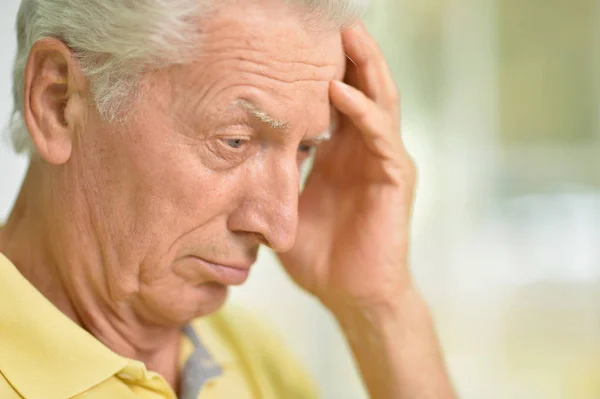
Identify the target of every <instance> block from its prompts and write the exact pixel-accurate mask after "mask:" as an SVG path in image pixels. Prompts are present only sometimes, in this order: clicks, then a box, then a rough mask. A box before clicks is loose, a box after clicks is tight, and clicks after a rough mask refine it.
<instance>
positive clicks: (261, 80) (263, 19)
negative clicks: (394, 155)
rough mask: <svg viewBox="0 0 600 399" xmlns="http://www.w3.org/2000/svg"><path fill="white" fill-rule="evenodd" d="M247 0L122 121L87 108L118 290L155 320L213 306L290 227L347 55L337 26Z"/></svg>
mask: <svg viewBox="0 0 600 399" xmlns="http://www.w3.org/2000/svg"><path fill="white" fill-rule="evenodd" d="M248 3H250V2H240V5H238V6H226V7H223V8H222V9H221V10H220V11H218V12H216V14H215V15H214V16H211V17H210V18H208V20H207V21H204V22H203V24H202V33H203V36H204V40H203V41H202V43H201V56H200V57H199V58H198V59H197V60H196V62H194V63H193V64H189V65H184V66H174V67H170V68H167V69H164V70H160V71H158V72H152V73H148V74H147V75H146V76H145V77H144V79H143V80H142V82H141V83H142V88H141V92H140V98H139V100H138V101H137V105H136V107H135V109H134V111H133V114H132V115H131V117H130V118H129V119H128V122H127V123H126V124H125V125H123V126H115V125H109V124H107V123H104V122H101V121H100V120H99V119H98V118H97V117H95V116H91V117H89V118H88V120H87V122H86V125H85V127H84V129H82V133H81V136H80V138H79V143H78V146H77V147H76V148H75V151H74V154H73V156H72V162H71V163H72V165H74V168H75V170H76V174H78V175H79V176H80V177H81V179H78V181H82V182H85V183H83V184H82V185H81V186H80V187H78V190H79V192H80V193H81V194H79V195H81V198H80V200H81V203H85V207H87V211H88V212H89V216H90V220H91V223H92V225H93V226H94V229H95V233H96V234H97V235H98V237H97V238H98V242H99V244H100V247H101V250H102V254H101V255H102V258H103V263H104V267H105V270H104V273H105V276H106V280H107V282H108V292H109V293H110V296H111V300H114V301H117V302H118V301H122V300H126V301H127V302H130V303H131V304H132V306H133V308H134V311H135V312H136V313H137V314H138V315H141V317H143V318H145V319H146V320H147V321H149V322H153V323H158V324H163V323H164V324H171V323H185V322H186V321H188V320H190V319H192V318H194V317H197V316H199V315H202V314H206V313H208V312H211V311H213V310H215V309H216V308H217V307H218V306H220V305H221V304H222V302H223V300H224V299H225V296H226V291H227V289H226V286H227V285H233V284H240V283H242V282H243V281H244V280H245V278H246V275H247V269H248V268H249V267H250V265H251V264H252V263H253V262H254V261H255V259H256V254H257V250H258V246H259V244H261V243H262V244H266V245H268V246H270V247H272V248H273V249H274V250H276V251H285V250H287V249H289V248H290V247H291V246H292V244H293V243H294V240H295V235H296V227H297V223H298V220H297V201H298V190H299V166H300V164H301V162H302V161H303V160H304V159H305V158H306V157H307V155H308V154H307V152H306V151H305V150H306V149H307V146H310V145H312V143H313V141H314V140H315V139H317V138H318V137H319V136H322V134H323V133H324V132H326V131H327V129H328V128H329V125H330V122H331V120H330V116H331V110H330V105H329V96H328V86H329V82H330V81H331V80H333V79H341V78H342V76H343V72H344V64H345V58H344V55H343V51H342V44H341V38H340V34H339V32H318V31H317V30H316V29H313V30H310V29H306V28H305V27H304V25H303V24H302V18H303V17H302V16H300V17H298V16H296V15H295V12H294V11H291V10H290V9H288V8H287V7H286V6H283V5H281V4H279V3H283V2H281V1H279V0H272V1H270V0H268V1H261V2H260V6H259V5H257V4H258V3H255V2H252V3H251V4H248ZM94 115H95V114H94ZM214 264H216V265H223V266H215V265H214Z"/></svg>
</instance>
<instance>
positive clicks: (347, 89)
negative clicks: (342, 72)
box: [333, 80, 352, 95]
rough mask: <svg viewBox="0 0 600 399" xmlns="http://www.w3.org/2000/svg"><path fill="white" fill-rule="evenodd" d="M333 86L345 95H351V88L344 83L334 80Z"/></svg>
mask: <svg viewBox="0 0 600 399" xmlns="http://www.w3.org/2000/svg"><path fill="white" fill-rule="evenodd" d="M333 84H334V85H336V86H337V87H338V88H339V89H341V90H342V91H343V92H344V93H345V94H347V95H351V94H352V87H350V86H349V85H347V84H346V83H344V82H342V81H341V80H334V81H333Z"/></svg>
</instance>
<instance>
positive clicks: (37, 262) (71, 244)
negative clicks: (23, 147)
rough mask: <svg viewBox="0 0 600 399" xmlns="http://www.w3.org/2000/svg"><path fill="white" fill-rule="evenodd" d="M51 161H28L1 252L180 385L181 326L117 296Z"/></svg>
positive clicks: (108, 337)
mask: <svg viewBox="0 0 600 399" xmlns="http://www.w3.org/2000/svg"><path fill="white" fill-rule="evenodd" d="M50 168H51V167H49V166H47V165H42V162H41V161H35V160H33V161H32V163H31V165H30V168H29V170H28V172H27V175H26V177H25V181H24V183H23V186H22V188H21V192H20V193H19V196H18V198H17V201H16V203H15V206H14V208H13V210H12V212H11V214H10V216H9V219H8V221H7V223H6V225H5V226H4V228H2V229H0V252H2V253H3V254H4V255H5V256H6V257H7V258H9V259H10V260H11V262H12V263H13V264H14V265H15V266H16V267H17V269H18V270H19V271H20V272H21V274H23V276H24V277H25V278H26V279H27V280H28V281H29V282H30V283H31V284H32V285H33V286H34V287H35V288H36V289H37V290H38V291H40V293H42V294H43V295H44V296H45V297H46V298H47V299H48V300H49V301H50V302H52V303H53V304H54V306H56V307H57V308H58V310H60V311H61V312H62V313H64V314H65V315H66V316H68V317H69V318H71V319H72V320H73V321H74V322H75V323H77V324H78V325H79V326H80V327H82V328H84V329H85V330H87V331H88V332H90V333H91V334H92V335H94V336H95V337H96V338H97V339H98V340H100V341H101V342H102V343H103V344H104V345H106V346H107V347H108V348H110V349H111V350H113V351H114V352H116V353H118V354H119V355H121V356H125V357H128V358H131V359H135V360H139V361H142V362H143V363H145V364H146V367H147V368H148V369H150V370H153V371H155V372H158V373H159V374H161V375H162V376H163V377H164V378H165V379H166V380H167V381H168V382H169V383H170V384H171V386H173V387H174V388H177V387H178V374H179V373H178V362H179V342H180V336H181V332H180V329H179V328H178V327H177V326H169V327H165V326H156V325H151V324H149V323H146V322H144V320H143V319H142V318H140V317H138V316H137V315H136V314H135V313H134V312H133V307H132V306H130V305H129V301H128V300H127V299H128V298H124V299H123V298H119V300H118V301H116V303H115V301H114V300H113V299H114V294H113V295H111V293H110V292H109V289H108V284H107V281H106V274H105V273H103V264H102V259H103V257H102V254H101V252H100V249H99V248H98V245H97V243H95V242H94V239H93V238H92V237H94V235H93V234H91V231H92V229H89V228H87V229H86V228H84V229H82V227H83V226H85V225H86V224H87V223H86V221H85V218H78V215H85V213H86V212H77V209H78V208H77V206H74V204H73V203H72V202H71V201H70V200H69V198H67V197H69V196H70V195H71V193H69V191H67V190H63V189H62V188H61V187H57V185H56V184H50V182H51V181H52V179H54V183H56V182H60V180H62V181H63V182H64V181H65V180H66V179H64V178H63V179H60V180H56V179H55V176H53V173H55V172H53V171H52V170H48V169H50ZM53 187H54V189H53ZM82 231H83V234H82ZM134 294H135V293H132V294H131V295H130V296H133V295H134Z"/></svg>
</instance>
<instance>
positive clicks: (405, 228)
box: [280, 24, 453, 399]
mask: <svg viewBox="0 0 600 399" xmlns="http://www.w3.org/2000/svg"><path fill="white" fill-rule="evenodd" d="M343 42H344V48H345V51H346V54H347V56H348V58H349V60H350V61H349V62H348V67H347V71H346V78H345V83H342V82H332V83H331V87H330V97H331V102H332V104H333V105H334V106H335V108H337V110H338V111H339V112H340V114H341V118H340V120H339V123H338V126H337V130H336V131H335V133H334V135H333V138H332V139H331V140H330V141H329V142H327V143H325V144H323V145H322V147H321V148H319V150H318V151H317V154H316V156H315V161H314V165H313V170H312V172H311V174H310V176H309V178H308V180H307V182H306V186H305V188H304V191H303V193H302V195H301V197H300V202H299V217H300V221H299V227H298V236H297V240H296V244H295V246H294V248H293V249H292V250H291V251H289V252H287V253H284V254H280V257H281V259H282V261H283V264H284V266H285V268H286V270H287V271H288V273H289V274H290V275H291V276H292V278H293V279H294V280H295V281H296V282H297V283H298V284H299V285H300V286H302V287H303V288H305V289H306V290H308V291H309V292H311V293H313V294H314V295H315V296H316V297H318V298H319V299H320V300H321V301H322V302H323V304H324V305H325V306H327V307H328V308H329V309H330V310H331V311H332V312H333V314H334V315H335V316H336V318H337V320H338V322H339V323H340V325H341V327H342V329H343V331H344V333H345V334H346V337H347V339H348V341H349V344H350V346H351V347H352V350H353V353H354V355H355V358H356V360H357V362H358V365H359V367H360V369H361V372H362V375H363V379H364V381H365V383H366V385H367V388H368V390H369V392H370V393H371V396H372V397H373V398H377V399H387V398H390V399H391V398H395V399H412V398H432V399H433V398H435V399H442V398H443V399H447V398H451V397H453V394H452V389H451V387H450V383H449V381H448V378H447V376H446V372H445V370H444V365H443V361H442V359H441V356H440V353H439V346H438V344H437V341H436V338H435V334H434V329H433V324H432V322H431V319H430V317H429V313H428V310H427V307H426V306H425V304H424V302H423V301H422V299H421V298H420V296H419V295H418V293H417V292H416V290H415V289H414V288H413V286H412V282H411V278H410V274H409V271H408V267H407V263H408V262H407V252H408V245H409V242H408V241H409V224H410V223H409V222H410V215H411V208H412V202H413V192H414V186H415V168H414V165H413V163H412V161H411V159H410V157H409V156H408V154H407V153H406V150H405V148H404V145H403V143H402V140H401V137H400V120H399V101H398V93H397V90H396V88H395V85H394V82H393V80H392V77H391V74H390V71H389V68H388V66H387V64H386V62H385V60H384V58H383V56H382V54H381V52H380V51H379V49H378V46H377V44H376V43H375V40H374V39H373V38H372V37H371V36H370V35H369V34H368V33H367V32H366V30H365V28H364V27H363V25H362V24H361V25H359V26H356V27H354V28H350V29H346V30H345V31H344V32H343Z"/></svg>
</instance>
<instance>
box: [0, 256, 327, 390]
mask: <svg viewBox="0 0 600 399" xmlns="http://www.w3.org/2000/svg"><path fill="white" fill-rule="evenodd" d="M181 370H182V384H181V385H182V389H181V394H180V395H181V396H180V398H181V399H246V398H265V399H270V398H273V399H275V398H277V399H281V398H286V399H294V398H298V399H301V398H315V397H317V394H316V392H315V390H314V387H313V385H312V384H311V382H310V380H309V379H308V378H307V376H306V374H305V373H304V371H303V370H302V369H301V368H300V367H299V366H298V364H297V363H296V362H295V361H294V359H293V357H291V356H290V355H289V354H288V352H286V351H285V349H284V347H283V346H282V345H281V344H280V343H279V342H278V341H277V339H276V338H274V337H273V334H272V333H271V332H269V331H268V330H266V329H264V328H262V327H261V326H259V325H258V324H256V323H255V322H254V321H253V320H252V319H251V318H249V317H248V316H247V315H246V314H245V313H242V312H239V311H234V310H231V309H226V310H224V311H220V312H218V313H216V314H214V315H212V316H208V317H204V318H201V319H198V320H196V321H194V322H192V323H191V324H190V325H189V326H188V327H186V328H185V329H184V331H182V345H181ZM20 398H24V399H70V398H74V399H176V395H175V393H174V392H173V390H172V389H171V387H170V386H169V384H167V382H166V381H165V380H164V379H163V378H162V377H161V376H160V375H159V374H157V373H154V372H152V371H149V370H147V369H146V367H145V366H144V364H143V363H141V362H139V361H136V360H132V359H128V358H125V357H122V356H120V355H118V354H116V353H114V352H113V351H111V350H110V349H108V348H107V347H106V346H104V345H103V344H102V343H101V342H100V341H98V340H97V339H96V338H94V337H93V336H92V335H90V334H89V333H88V332H87V331H85V330H84V329H82V328H81V327H79V326H78V325H77V324H75V323H74V322H73V321H72V320H71V319H69V318H68V317H66V316H65V315H64V314H63V313H61V312H60V311H59V310H58V309H56V308H55V307H54V306H53V305H52V303H50V302H49V301H48V300H47V299H46V298H45V297H44V296H43V295H42V294H40V293H39V292H38V291H37V290H36V289H35V288H34V287H33V286H32V285H31V284H30V283H29V282H28V281H27V280H26V279H25V278H24V277H23V276H22V275H21V274H20V273H19V271H18V270H17V269H16V267H15V266H14V265H13V264H12V263H11V262H10V261H9V260H8V259H7V258H6V257H4V256H3V255H2V254H0V399H20Z"/></svg>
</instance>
